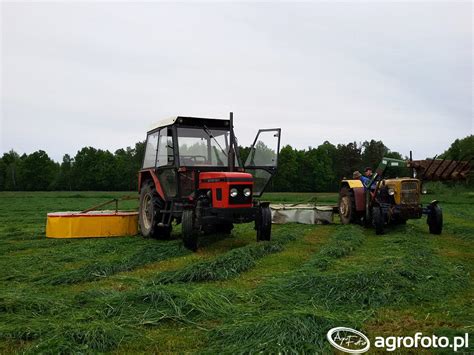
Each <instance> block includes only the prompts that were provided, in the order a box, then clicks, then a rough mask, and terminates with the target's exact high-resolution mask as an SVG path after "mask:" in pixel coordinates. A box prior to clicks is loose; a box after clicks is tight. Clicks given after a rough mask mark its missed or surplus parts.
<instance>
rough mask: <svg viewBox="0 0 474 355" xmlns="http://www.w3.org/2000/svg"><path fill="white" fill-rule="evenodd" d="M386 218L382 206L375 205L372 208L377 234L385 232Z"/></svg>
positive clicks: (373, 222)
mask: <svg viewBox="0 0 474 355" xmlns="http://www.w3.org/2000/svg"><path fill="white" fill-rule="evenodd" d="M384 223H385V221H384V218H383V214H382V210H381V208H380V207H373V208H372V224H373V225H374V227H375V234H377V235H381V234H383V233H384V230H383V227H384Z"/></svg>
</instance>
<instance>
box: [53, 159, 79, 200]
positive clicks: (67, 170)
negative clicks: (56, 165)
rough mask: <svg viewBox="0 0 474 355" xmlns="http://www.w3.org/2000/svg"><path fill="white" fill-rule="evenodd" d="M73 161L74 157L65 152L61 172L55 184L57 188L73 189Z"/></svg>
mask: <svg viewBox="0 0 474 355" xmlns="http://www.w3.org/2000/svg"><path fill="white" fill-rule="evenodd" d="M73 162H74V159H72V158H71V157H70V155H69V154H65V155H64V156H63V162H62V163H61V167H60V169H59V174H58V177H57V180H56V184H55V185H56V189H57V190H68V191H71V190H72V189H73V184H72V165H73Z"/></svg>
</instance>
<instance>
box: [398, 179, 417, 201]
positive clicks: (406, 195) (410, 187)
mask: <svg viewBox="0 0 474 355" xmlns="http://www.w3.org/2000/svg"><path fill="white" fill-rule="evenodd" d="M418 201H419V192H418V183H417V182H415V181H404V182H402V194H401V203H403V204H407V205H412V204H418Z"/></svg>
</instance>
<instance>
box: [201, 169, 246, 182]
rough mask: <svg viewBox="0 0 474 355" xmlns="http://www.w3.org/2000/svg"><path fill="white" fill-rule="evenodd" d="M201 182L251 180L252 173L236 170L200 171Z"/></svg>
mask: <svg viewBox="0 0 474 355" xmlns="http://www.w3.org/2000/svg"><path fill="white" fill-rule="evenodd" d="M199 180H200V182H201V183H207V182H253V177H252V174H249V173H238V172H226V171H219V172H202V173H200V174H199Z"/></svg>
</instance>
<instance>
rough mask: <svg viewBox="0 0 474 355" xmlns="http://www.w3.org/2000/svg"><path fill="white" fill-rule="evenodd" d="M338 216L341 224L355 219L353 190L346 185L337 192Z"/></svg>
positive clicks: (352, 221)
mask: <svg viewBox="0 0 474 355" xmlns="http://www.w3.org/2000/svg"><path fill="white" fill-rule="evenodd" d="M339 217H340V219H341V223H342V224H349V223H354V222H355V219H356V218H355V217H356V209H355V199H354V192H353V191H352V190H351V189H349V188H348V187H343V188H342V189H341V191H340V193H339Z"/></svg>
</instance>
